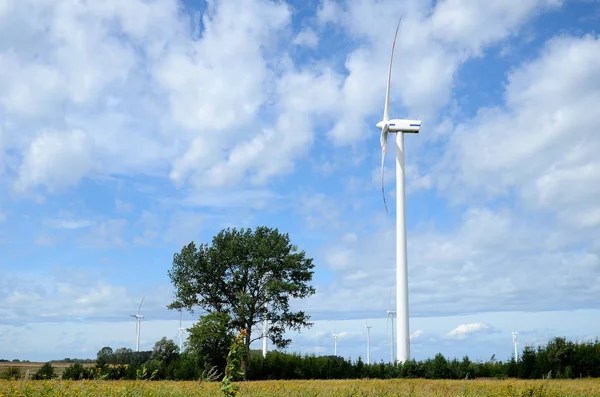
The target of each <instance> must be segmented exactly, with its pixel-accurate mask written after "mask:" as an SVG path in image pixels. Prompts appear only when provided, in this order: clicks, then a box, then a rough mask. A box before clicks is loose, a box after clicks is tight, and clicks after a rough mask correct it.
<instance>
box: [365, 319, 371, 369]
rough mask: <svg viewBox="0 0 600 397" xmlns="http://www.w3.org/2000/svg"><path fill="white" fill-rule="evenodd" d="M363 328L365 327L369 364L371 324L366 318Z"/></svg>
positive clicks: (368, 360) (369, 361)
mask: <svg viewBox="0 0 600 397" xmlns="http://www.w3.org/2000/svg"><path fill="white" fill-rule="evenodd" d="M365 328H366V329H367V364H371V326H370V325H369V322H368V320H367V321H365Z"/></svg>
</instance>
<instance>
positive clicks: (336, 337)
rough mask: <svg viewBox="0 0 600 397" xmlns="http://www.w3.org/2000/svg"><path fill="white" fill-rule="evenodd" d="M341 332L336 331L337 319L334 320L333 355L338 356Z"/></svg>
mask: <svg viewBox="0 0 600 397" xmlns="http://www.w3.org/2000/svg"><path fill="white" fill-rule="evenodd" d="M339 336H340V334H336V333H335V321H334V322H333V355H334V356H336V357H337V340H338V338H339Z"/></svg>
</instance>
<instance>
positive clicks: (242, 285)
mask: <svg viewBox="0 0 600 397" xmlns="http://www.w3.org/2000/svg"><path fill="white" fill-rule="evenodd" d="M312 262H313V260H312V259H311V258H307V257H306V254H305V252H304V251H298V248H297V247H296V246H294V245H292V244H291V243H290V238H289V236H288V234H287V233H286V234H281V233H279V231H278V229H270V228H267V227H257V228H256V229H255V230H254V231H252V230H250V229H241V230H237V229H235V228H234V229H226V230H222V231H221V232H219V233H218V234H217V235H216V236H215V237H214V238H213V239H212V245H208V244H201V245H200V246H199V247H196V245H195V244H194V242H191V243H190V244H188V245H187V246H185V247H183V249H182V250H181V252H180V253H176V254H175V255H174V256H173V266H172V269H171V270H170V271H169V272H168V274H169V277H170V278H171V281H172V283H173V286H174V287H175V300H174V301H173V302H172V303H171V304H170V305H169V306H168V308H169V309H177V310H181V309H183V308H185V309H187V310H189V311H191V312H192V313H193V311H194V308H195V307H199V308H200V309H203V310H205V311H207V312H208V313H226V314H228V315H229V316H230V317H231V321H230V323H231V327H232V328H234V329H242V328H243V329H245V331H246V332H247V335H246V336H245V338H244V343H245V345H246V347H249V346H250V344H251V343H252V341H253V340H256V339H259V338H260V337H261V336H258V337H256V338H255V339H252V331H253V329H254V326H255V325H256V324H257V323H259V322H262V320H263V319H264V317H265V316H266V317H267V319H268V321H269V331H268V335H267V337H268V338H269V339H270V340H271V342H272V343H273V344H274V345H275V346H276V347H279V348H285V347H286V346H288V345H289V344H290V343H291V339H286V338H284V337H283V335H284V333H285V332H286V331H287V330H290V329H291V330H297V331H299V330H301V329H302V328H303V327H309V326H311V325H312V323H309V321H308V320H309V316H308V315H307V314H306V313H304V312H303V311H298V312H292V311H291V310H290V306H289V303H290V302H289V301H290V298H296V299H301V298H305V297H308V296H310V295H312V294H314V293H315V289H314V288H313V287H312V286H310V284H309V283H310V281H311V280H312V276H313V271H312V269H313V268H314V265H313V263H312ZM265 303H269V305H270V308H269V310H268V311H267V309H266V308H265ZM246 361H247V357H243V358H242V369H243V370H245V369H246V366H247V365H246Z"/></svg>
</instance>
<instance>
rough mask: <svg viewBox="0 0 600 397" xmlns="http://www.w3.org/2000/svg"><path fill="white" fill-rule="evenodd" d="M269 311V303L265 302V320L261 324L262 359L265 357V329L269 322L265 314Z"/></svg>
mask: <svg viewBox="0 0 600 397" xmlns="http://www.w3.org/2000/svg"><path fill="white" fill-rule="evenodd" d="M268 311H269V302H265V320H264V324H263V358H266V357H267V329H268V327H269V320H267V312H268Z"/></svg>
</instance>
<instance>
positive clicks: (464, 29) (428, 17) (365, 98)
mask: <svg viewBox="0 0 600 397" xmlns="http://www.w3.org/2000/svg"><path fill="white" fill-rule="evenodd" d="M559 4H560V3H559V2H556V1H545V0H539V1H536V0H528V1H516V0H515V1H498V2H495V3H494V4H493V6H492V7H487V6H486V7H483V6H480V5H477V4H475V3H473V2H472V3H464V2H460V1H446V2H438V3H437V4H436V6H435V7H434V8H433V9H431V8H429V6H428V5H427V4H426V3H422V2H416V1H410V2H404V3H402V4H401V5H400V4H399V3H397V2H395V1H381V2H377V3H376V4H372V2H368V1H355V2H347V3H345V10H340V9H339V8H338V7H340V6H339V5H333V4H332V3H331V2H329V1H326V2H324V3H323V4H322V8H321V11H320V14H319V15H320V20H321V22H322V23H326V22H334V21H335V23H337V24H339V25H341V26H342V27H344V28H345V29H346V30H347V32H348V33H349V34H351V35H352V36H353V37H355V38H357V39H360V40H365V41H366V44H365V45H361V46H360V47H358V48H357V49H356V50H354V51H353V52H351V53H350V54H349V55H348V57H347V58H346V63H345V67H346V69H348V71H349V76H348V77H347V79H346V80H345V81H344V85H343V88H342V91H341V94H342V101H340V105H341V106H340V108H339V111H338V113H337V115H336V120H337V121H336V124H335V125H334V127H333V128H332V129H331V131H330V132H329V134H330V137H331V138H332V139H334V140H335V141H336V142H342V143H351V142H353V141H355V140H357V139H361V138H363V137H364V136H365V131H368V129H369V128H374V127H373V126H367V125H364V122H363V120H364V119H365V116H367V115H370V114H372V113H373V112H374V113H375V114H377V115H379V114H381V113H380V112H382V108H383V102H384V92H385V91H384V90H385V84H386V76H387V67H388V63H389V56H390V50H391V41H392V39H393V31H394V30H393V27H394V26H395V25H396V23H397V21H398V17H399V16H400V15H401V14H403V20H402V25H401V29H400V32H399V33H398V39H397V43H396V50H395V58H396V63H395V67H394V71H393V73H392V93H393V98H396V99H393V101H392V104H391V106H392V113H396V114H398V116H394V117H419V118H423V119H429V120H435V118H436V111H437V110H439V109H440V108H442V107H444V106H446V105H447V104H448V103H449V101H450V99H451V88H452V84H453V81H454V78H455V74H456V72H457V70H458V68H459V67H460V66H461V64H462V63H464V62H465V61H467V60H468V59H469V58H471V57H474V56H477V55H479V53H480V52H481V50H482V49H483V48H485V47H486V46H489V45H491V44H493V43H497V42H499V41H501V40H503V39H505V38H506V37H508V36H510V35H511V34H513V33H515V32H516V31H517V30H518V28H519V27H520V25H521V24H522V23H524V22H525V21H526V20H528V19H529V18H530V17H531V16H532V15H533V14H534V13H537V12H540V11H541V10H542V9H543V8H540V6H548V7H551V6H553V7H555V6H558V5H559ZM474 14H476V15H477V18H472V17H470V15H474ZM499 14H500V15H503V17H502V18H498V15H499ZM334 15H335V17H334ZM372 21H377V24H375V25H374V24H373V23H372ZM474 30H477V32H478V33H477V34H472V32H473V31H474ZM406 54H410V57H411V62H408V63H403V64H402V67H399V64H400V63H401V62H402V59H403V57H406ZM373 76H381V78H377V79H374V78H373ZM396 104H402V107H403V108H404V109H405V110H404V111H399V110H398V108H397V107H396V106H397V105H396ZM394 108H395V109H396V110H394ZM378 117H380V116H378ZM432 123H433V122H432V121H430V124H432Z"/></svg>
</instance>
